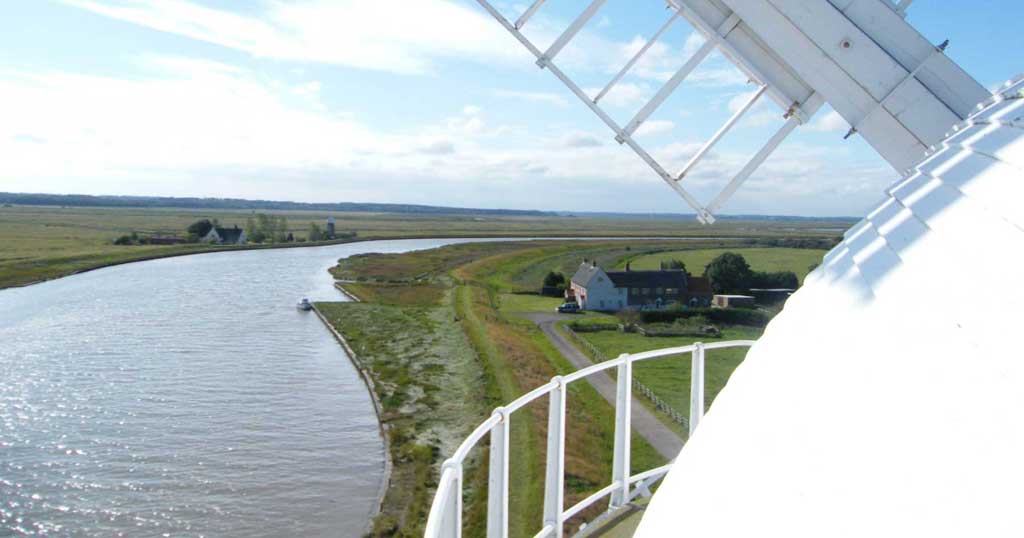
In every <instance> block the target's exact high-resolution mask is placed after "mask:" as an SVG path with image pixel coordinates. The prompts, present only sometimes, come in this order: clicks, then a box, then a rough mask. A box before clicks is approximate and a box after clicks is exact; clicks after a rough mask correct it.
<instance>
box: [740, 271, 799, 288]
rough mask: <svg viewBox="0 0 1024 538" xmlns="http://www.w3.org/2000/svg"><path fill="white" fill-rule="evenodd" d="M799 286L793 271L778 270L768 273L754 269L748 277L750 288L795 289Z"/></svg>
mask: <svg viewBox="0 0 1024 538" xmlns="http://www.w3.org/2000/svg"><path fill="white" fill-rule="evenodd" d="M799 286H800V279H799V278H797V277H796V273H794V272H793V271H778V272H774V273H768V272H765V271H755V272H754V274H753V275H752V276H751V278H750V287H751V288H761V289H780V288H783V289H789V290H795V289H797V288H798V287H799Z"/></svg>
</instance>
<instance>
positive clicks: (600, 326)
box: [569, 321, 619, 333]
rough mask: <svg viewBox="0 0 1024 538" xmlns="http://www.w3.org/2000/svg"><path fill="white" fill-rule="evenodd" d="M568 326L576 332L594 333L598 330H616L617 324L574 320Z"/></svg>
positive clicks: (617, 328)
mask: <svg viewBox="0 0 1024 538" xmlns="http://www.w3.org/2000/svg"><path fill="white" fill-rule="evenodd" d="M569 328H570V329H572V330H573V331H574V332H578V333H596V332H599V331H617V330H619V326H618V325H616V324H614V323H580V322H578V321H574V322H572V323H570V324H569Z"/></svg>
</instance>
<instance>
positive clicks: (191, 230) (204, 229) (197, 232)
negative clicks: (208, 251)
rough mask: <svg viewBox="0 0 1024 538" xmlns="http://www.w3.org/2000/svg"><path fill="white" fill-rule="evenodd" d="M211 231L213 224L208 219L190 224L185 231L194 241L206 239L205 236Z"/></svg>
mask: <svg viewBox="0 0 1024 538" xmlns="http://www.w3.org/2000/svg"><path fill="white" fill-rule="evenodd" d="M212 229H213V223H212V222H210V219H200V220H197V221H195V222H193V223H192V224H189V225H188V228H186V231H188V235H189V237H194V238H195V239H196V240H198V239H201V238H203V237H206V234H208V233H210V230H212Z"/></svg>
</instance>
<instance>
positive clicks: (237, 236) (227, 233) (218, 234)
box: [200, 226, 245, 245]
mask: <svg viewBox="0 0 1024 538" xmlns="http://www.w3.org/2000/svg"><path fill="white" fill-rule="evenodd" d="M200 241H203V242H204V243H217V244H220V245H241V244H244V243H245V230H243V229H241V228H239V227H238V226H235V227H233V228H221V227H220V226H214V227H213V228H210V231H209V232H208V233H207V234H206V235H204V236H203V238H202V239H200Z"/></svg>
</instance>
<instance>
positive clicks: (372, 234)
mask: <svg viewBox="0 0 1024 538" xmlns="http://www.w3.org/2000/svg"><path fill="white" fill-rule="evenodd" d="M266 213H268V214H271V215H275V216H284V217H286V218H287V219H288V231H290V232H292V233H293V234H294V235H295V236H296V237H297V238H299V237H305V235H306V231H307V229H308V227H309V224H310V223H313V222H316V223H319V224H321V226H322V225H323V223H324V221H325V220H326V218H327V217H328V216H333V217H334V218H335V219H336V221H337V229H338V230H339V231H350V230H351V231H357V232H358V233H359V238H360V239H374V238H391V237H409V238H411V237H524V236H537V237H543V236H547V237H553V236H566V235H571V236H644V235H646V236H679V237H687V236H690V237H724V238H728V237H784V236H800V237H818V238H827V237H834V236H835V235H838V233H839V231H841V229H842V228H843V226H842V225H841V224H837V223H836V222H834V221H821V222H819V221H768V220H765V221H756V220H755V221H741V220H736V221H731V220H730V221H720V222H719V223H717V224H716V225H715V226H713V227H704V226H701V225H699V224H697V223H696V222H695V221H691V220H690V219H686V218H681V219H650V218H631V219H626V218H597V217H495V216H473V215H417V214H395V213H342V212H323V211H267V212H266ZM251 216H252V212H251V211H242V210H205V209H186V208H183V209H157V208H92V207H49V206H15V207H0V289H2V288H5V287H10V286H19V285H25V284H29V283H32V282H38V281H41V280H47V279H51V278H58V277H61V276H66V275H69V274H73V273H76V272H81V271H85V270H89V269H95V268H98V267H104V266H107V265H112V264H117V263H125V262H130V261H139V260H143V259H149V258H159V257H165V256H174V255H183V254H194V253H200V252H208V251H210V249H211V247H205V246H197V245H184V246H182V245H173V246H115V245H113V244H112V242H113V240H114V239H115V238H116V237H118V236H121V235H124V234H130V233H131V232H139V233H140V234H161V235H163V234H168V235H171V234H181V233H182V232H183V230H184V229H185V228H186V227H187V226H188V225H189V224H191V223H193V222H195V221H196V220H199V219H203V218H209V219H217V220H218V221H219V222H220V223H221V224H222V225H225V226H233V225H238V226H242V227H244V226H245V225H246V220H247V219H248V218H249V217H251ZM291 246H295V245H291Z"/></svg>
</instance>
